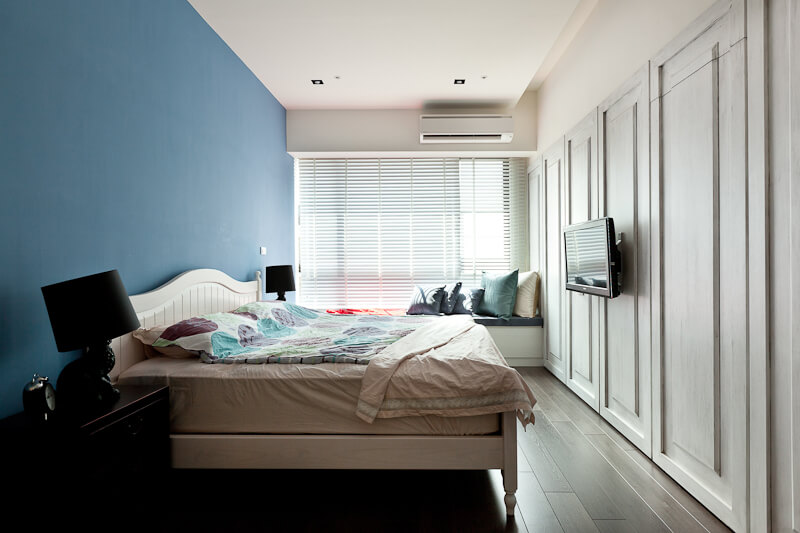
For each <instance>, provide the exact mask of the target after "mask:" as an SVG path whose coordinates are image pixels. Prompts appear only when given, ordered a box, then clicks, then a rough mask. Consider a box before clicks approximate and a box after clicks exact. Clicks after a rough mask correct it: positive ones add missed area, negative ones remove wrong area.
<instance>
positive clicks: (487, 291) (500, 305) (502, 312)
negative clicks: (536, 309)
mask: <svg viewBox="0 0 800 533" xmlns="http://www.w3.org/2000/svg"><path fill="white" fill-rule="evenodd" d="M518 280H519V269H517V270H514V271H513V272H509V273H508V274H487V273H486V272H484V273H483V276H481V287H483V298H482V299H481V301H480V303H479V304H478V310H477V311H476V314H478V315H487V316H496V317H500V318H506V319H508V318H511V315H512V314H513V313H514V304H515V303H516V301H517V281H518Z"/></svg>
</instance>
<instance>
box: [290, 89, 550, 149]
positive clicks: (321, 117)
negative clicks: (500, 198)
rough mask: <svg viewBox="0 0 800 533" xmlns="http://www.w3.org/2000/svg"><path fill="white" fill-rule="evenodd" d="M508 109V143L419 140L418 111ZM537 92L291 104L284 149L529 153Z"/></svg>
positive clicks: (533, 130) (535, 129)
mask: <svg viewBox="0 0 800 533" xmlns="http://www.w3.org/2000/svg"><path fill="white" fill-rule="evenodd" d="M437 112H439V113H452V114H457V113H475V114H477V113H510V114H511V115H512V116H513V117H514V140H513V141H512V142H510V143H508V144H420V142H419V116H420V115H421V114H434V113H437ZM536 133H537V128H536V93H535V92H533V91H528V92H525V93H524V94H523V95H522V97H521V98H520V100H519V102H518V103H517V105H516V106H515V107H514V108H512V109H507V108H501V109H498V108H480V109H477V108H476V109H442V110H428V109H425V110H418V109H417V110H414V109H410V110H409V109H382V110H287V111H286V149H287V151H288V152H289V153H290V154H291V155H293V156H294V157H311V156H316V157H325V156H327V157H346V156H357V155H359V154H384V155H392V156H395V157H403V156H410V155H417V154H419V153H423V154H425V155H428V156H437V155H442V153H456V152H457V153H459V154H464V155H470V153H478V154H483V155H487V153H491V154H492V155H495V156H506V157H510V156H517V157H528V156H530V155H532V153H533V152H534V151H535V150H536V146H537V145H536Z"/></svg>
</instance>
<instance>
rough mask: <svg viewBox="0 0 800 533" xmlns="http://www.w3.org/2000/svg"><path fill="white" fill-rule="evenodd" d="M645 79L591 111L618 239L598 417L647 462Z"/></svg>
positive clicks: (602, 184)
mask: <svg viewBox="0 0 800 533" xmlns="http://www.w3.org/2000/svg"><path fill="white" fill-rule="evenodd" d="M649 76H650V72H649V64H646V65H644V66H643V67H642V68H641V69H640V70H639V71H638V72H637V73H636V74H634V75H633V76H632V77H631V78H630V79H629V80H628V81H626V82H625V83H624V84H623V85H622V86H621V87H620V88H619V89H617V91H615V92H614V93H613V94H611V95H610V96H609V97H608V98H606V99H605V100H604V101H603V102H602V103H601V104H600V106H599V107H598V146H599V164H598V170H599V179H598V186H599V211H600V216H610V217H612V218H614V225H615V230H616V231H617V232H618V233H622V234H623V243H622V249H621V254H622V259H623V261H622V263H623V290H622V293H621V294H620V296H618V297H617V298H615V299H613V300H605V299H603V300H602V301H601V302H600V306H599V311H600V313H599V315H600V316H599V322H600V372H601V376H600V414H601V415H602V416H603V417H604V418H605V419H606V420H608V421H609V422H610V423H611V425H613V426H614V427H615V428H617V430H619V431H620V433H622V434H623V435H625V437H626V438H627V439H628V440H630V441H631V442H632V443H633V444H634V445H635V446H636V447H638V448H639V449H640V450H642V452H644V453H645V454H646V455H647V456H648V457H651V456H652V449H651V446H652V438H651V420H652V417H651V401H650V391H651V383H650V374H651V373H650V103H649V102H650V77H649Z"/></svg>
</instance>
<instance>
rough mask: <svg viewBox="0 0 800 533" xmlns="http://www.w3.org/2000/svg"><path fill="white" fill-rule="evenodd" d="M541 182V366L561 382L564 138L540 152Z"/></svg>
mask: <svg viewBox="0 0 800 533" xmlns="http://www.w3.org/2000/svg"><path fill="white" fill-rule="evenodd" d="M541 170H542V176H543V180H542V182H543V184H544V193H543V198H544V223H545V240H546V242H545V246H544V269H543V270H544V275H543V284H542V288H543V293H544V294H543V298H542V301H543V302H544V312H543V316H542V317H543V318H544V334H545V351H544V366H545V368H547V369H548V370H549V371H550V372H552V374H553V375H554V376H556V377H557V378H558V379H560V380H561V381H565V379H566V361H565V357H564V354H563V350H562V345H563V339H562V312H563V301H564V279H563V278H564V268H563V255H564V254H563V245H562V242H563V238H562V233H561V232H562V228H563V225H564V197H565V194H564V183H565V182H564V138H563V137H562V138H561V139H559V140H558V141H557V142H556V143H555V144H554V145H553V146H551V147H550V148H549V149H548V150H547V151H545V152H544V153H543V154H542V167H541Z"/></svg>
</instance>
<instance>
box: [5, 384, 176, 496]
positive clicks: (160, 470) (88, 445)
mask: <svg viewBox="0 0 800 533" xmlns="http://www.w3.org/2000/svg"><path fill="white" fill-rule="evenodd" d="M117 388H118V389H119V391H120V393H121V394H120V399H119V401H118V402H117V403H116V404H114V406H112V407H111V408H110V409H109V410H108V411H106V412H104V413H102V414H99V415H96V416H94V417H91V418H88V419H84V420H83V421H82V422H79V423H76V422H71V423H67V422H65V421H63V420H58V418H57V417H56V420H53V421H51V422H50V423H47V424H36V423H33V422H32V421H31V420H29V419H28V418H27V417H26V416H25V413H18V414H16V415H13V416H10V417H8V418H6V419H3V420H0V442H2V443H3V444H2V447H3V449H4V451H5V453H4V454H3V459H2V461H3V462H4V463H5V465H6V467H5V468H3V470H4V478H5V479H4V485H6V486H7V487H10V488H12V490H15V494H16V496H17V497H18V499H19V503H20V505H21V506H22V507H28V506H29V505H34V504H35V501H39V500H41V497H42V493H44V492H47V493H51V494H53V496H52V497H55V498H57V500H58V501H57V504H58V505H59V506H61V507H62V508H63V507H66V508H74V506H76V505H83V504H84V503H88V502H92V503H93V504H94V505H95V506H100V507H103V506H105V507H108V506H109V505H113V504H114V503H115V502H118V501H123V500H126V499H129V498H130V497H131V496H134V497H135V495H138V496H139V497H141V492H142V491H143V490H146V489H147V488H150V489H152V488H153V487H158V486H159V484H160V482H161V481H163V480H165V479H166V476H167V474H168V472H169V466H170V455H169V450H170V448H169V388H168V387H165V386H164V387H161V386H159V387H147V386H118V387H117ZM56 394H57V393H56ZM56 401H57V400H56ZM56 414H58V405H57V404H56ZM43 487H48V488H47V489H46V490H45V489H43ZM45 505H47V504H45Z"/></svg>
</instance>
